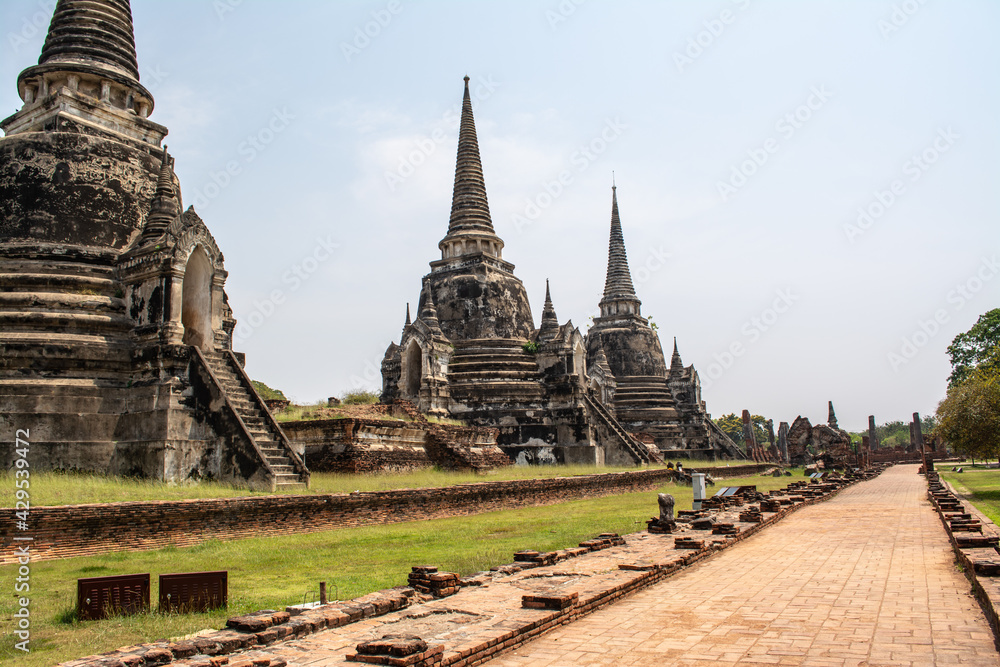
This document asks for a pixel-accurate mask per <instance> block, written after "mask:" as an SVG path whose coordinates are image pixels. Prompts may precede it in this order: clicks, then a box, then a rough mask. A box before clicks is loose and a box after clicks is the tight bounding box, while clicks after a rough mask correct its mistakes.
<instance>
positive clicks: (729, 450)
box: [705, 419, 750, 459]
mask: <svg viewBox="0 0 1000 667" xmlns="http://www.w3.org/2000/svg"><path fill="white" fill-rule="evenodd" d="M705 421H706V423H707V424H708V428H709V430H710V431H711V433H712V442H713V443H715V444H716V445H718V446H719V447H721V448H722V450H723V451H725V453H726V454H728V455H729V456H732V457H733V458H734V459H749V458H750V457H749V456H747V453H746V452H745V451H743V450H742V449H740V446H739V444H738V443H736V442H735V441H734V440H733V439H732V438H730V437H729V435H728V434H727V433H726V432H725V431H723V430H722V429H721V428H719V426H718V424H716V423H715V422H714V421H712V420H711V419H707V420H705Z"/></svg>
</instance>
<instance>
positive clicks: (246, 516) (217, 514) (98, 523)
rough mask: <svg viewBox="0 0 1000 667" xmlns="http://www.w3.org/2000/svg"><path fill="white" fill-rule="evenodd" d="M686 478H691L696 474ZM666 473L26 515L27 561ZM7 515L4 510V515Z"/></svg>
mask: <svg viewBox="0 0 1000 667" xmlns="http://www.w3.org/2000/svg"><path fill="white" fill-rule="evenodd" d="M769 467H772V466H766V465H745V466H732V467H723V468H710V469H705V472H711V473H712V474H713V476H715V477H716V478H722V477H735V476H744V475H753V474H758V473H760V472H762V471H763V470H765V469H767V468H769ZM695 471H696V469H691V470H689V472H695ZM671 474H672V473H671V471H668V470H637V471H631V472H619V473H604V474H597V475H582V476H578V477H556V478H550V479H529V480H517V481H505V482H476V483H473V484H459V485H456V486H449V487H443V488H435V489H402V490H397V491H380V492H371V493H350V494H330V495H288V496H254V497H247V498H217V499H207V500H164V501H154V502H125V503H105V504H91V505H66V506H61V507H34V508H32V510H31V521H32V526H33V530H32V535H33V536H34V538H35V541H34V543H33V544H32V560H45V559H51V558H65V557H72V556H83V555H92V554H96V553H104V552H108V551H135V550H142V549H156V548H160V547H164V546H166V545H168V544H174V545H176V546H190V545H193V544H198V543H200V542H203V541H205V540H208V539H223V540H225V539H237V538H243V537H256V536H263V535H287V534H293V533H306V532H315V531H321V530H332V529H336V528H348V527H352V526H365V525H374V524H384V523H398V522H403V521H417V520H423V519H437V518H444V517H451V516H467V515H471V514H478V513H481V512H489V511H494V510H502V509H512V508H516V507H527V506H532V505H549V504H554V503H559V502H564V501H568V500H577V499H580V498H596V497H600V496H609V495H617V494H622V493H629V492H633V491H643V490H648V489H653V488H656V487H658V486H660V485H662V484H664V483H665V482H667V481H668V480H669V479H670V477H671ZM8 511H12V510H8ZM13 526H14V523H13V522H4V523H3V524H2V525H0V542H2V544H3V546H4V549H3V555H2V556H0V563H2V564H6V563H11V562H13V561H14V557H13V553H14V548H13V544H14V542H13V539H12V538H13V537H14V532H15V531H14V529H13Z"/></svg>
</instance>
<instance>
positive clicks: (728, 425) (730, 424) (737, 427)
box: [715, 412, 743, 442]
mask: <svg viewBox="0 0 1000 667" xmlns="http://www.w3.org/2000/svg"><path fill="white" fill-rule="evenodd" d="M715 425H716V426H718V427H719V428H720V429H722V431H723V432H724V433H725V434H726V435H728V436H729V439H730V440H732V441H733V442H743V420H742V419H741V418H740V416H739V415H737V414H735V413H732V412H730V413H729V414H728V415H722V416H721V417H719V418H718V419H716V420H715Z"/></svg>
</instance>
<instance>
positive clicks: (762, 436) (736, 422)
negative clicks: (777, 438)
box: [715, 412, 768, 447]
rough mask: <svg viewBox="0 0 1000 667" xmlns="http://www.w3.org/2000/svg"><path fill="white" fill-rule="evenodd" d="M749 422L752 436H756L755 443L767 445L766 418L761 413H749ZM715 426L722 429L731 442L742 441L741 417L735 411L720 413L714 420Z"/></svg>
mask: <svg viewBox="0 0 1000 667" xmlns="http://www.w3.org/2000/svg"><path fill="white" fill-rule="evenodd" d="M750 423H751V424H753V432H754V437H756V438H757V444H758V445H761V446H762V447H767V445H768V439H767V419H765V418H764V417H762V416H761V415H750ZM715 424H716V426H718V427H719V428H720V429H722V430H723V431H724V432H725V434H726V435H728V436H729V438H730V439H731V440H732V441H733V442H741V443H743V444H744V446H745V445H746V443H744V442H743V418H742V417H741V416H739V415H737V414H735V413H732V412H730V413H729V414H728V415H722V416H721V417H719V418H718V419H716V420H715Z"/></svg>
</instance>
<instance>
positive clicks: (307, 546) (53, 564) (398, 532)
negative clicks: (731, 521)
mask: <svg viewBox="0 0 1000 667" xmlns="http://www.w3.org/2000/svg"><path fill="white" fill-rule="evenodd" d="M535 470H536V472H537V469H535ZM795 472H796V473H797V474H796V476H795V477H791V478H789V477H778V478H775V477H761V476H755V477H745V478H739V479H732V480H726V481H725V482H720V483H719V484H720V485H733V486H734V485H742V484H756V485H757V488H758V489H760V490H761V491H766V490H769V489H775V488H780V487H783V486H785V485H786V484H788V482H790V481H792V480H793V479H801V476H802V475H801V469H799V470H797V471H795ZM32 481H34V476H33V477H32ZM658 492H660V493H672V494H673V495H674V497H675V498H676V499H677V505H676V507H677V509H684V508H690V506H691V489H690V488H689V487H683V486H681V487H678V486H676V485H674V484H666V485H664V486H663V487H661V488H660V489H658V490H655V491H648V492H641V493H629V494H624V495H620V496H612V497H608V498H598V499H594V500H579V501H571V502H567V503H563V504H560V505H550V506H545V507H532V508H524V509H519V510H508V511H501V512H490V513H486V514H480V515H477V516H472V517H460V518H454V519H436V520H431V521H417V522H411V523H403V524H390V525H384V526H367V527H362V528H349V529H343V530H334V531H327V532H322V533H311V534H307V535H289V536H280V537H261V538H251V539H244V540H237V541H232V542H219V541H210V542H207V543H204V544H201V545H198V546H195V547H188V548H182V549H178V548H170V547H168V548H164V549H158V550H155V551H143V552H132V553H113V554H106V555H102V556H90V557H82V558H71V559H64V560H57V561H43V562H39V563H33V564H32V565H31V574H30V578H31V579H30V583H31V592H30V598H31V606H30V609H31V649H32V650H31V653H30V654H29V655H27V656H25V655H24V654H23V653H21V652H20V651H17V650H15V649H14V648H13V646H14V637H13V636H12V635H10V634H9V633H7V632H6V631H5V632H4V636H3V637H2V638H0V660H10V659H12V658H16V659H17V661H18V664H23V665H51V664H53V663H55V662H59V661H63V660H68V659H72V658H77V657H82V656H84V655H89V654H91V653H98V652H103V651H109V650H112V649H114V648H117V647H120V646H128V645H132V644H137V643H141V642H144V641H153V640H156V639H161V638H165V637H166V638H173V637H179V636H184V635H187V634H191V633H194V632H197V631H198V630H202V629H206V628H212V629H217V628H220V627H222V626H223V625H225V619H226V618H227V617H228V616H232V615H236V614H242V613H247V612H251V611H256V610H258V609H281V608H284V607H285V606H286V605H289V604H295V603H299V602H302V601H303V598H304V596H306V595H307V594H311V593H314V592H315V591H317V590H318V582H320V581H326V582H327V583H328V587H329V591H330V595H331V597H337V598H339V599H344V600H346V599H350V598H353V597H357V596H359V595H363V594H365V593H369V592H371V591H375V590H379V589H381V588H389V587H392V586H399V585H404V584H405V583H406V575H407V573H408V572H409V570H410V567H411V566H414V565H424V564H428V565H436V566H438V567H439V568H441V569H442V570H446V571H455V572H459V573H461V574H470V573H472V572H477V571H480V570H486V569H489V568H490V567H491V566H493V565H500V564H503V563H509V562H511V561H512V560H513V553H514V552H515V551H519V550H521V549H527V548H531V549H538V550H553V549H563V548H567V547H570V546H576V545H577V544H578V543H579V542H580V541H582V540H584V539H588V538H590V537H594V536H595V535H597V534H599V533H602V532H617V533H620V534H626V533H631V532H636V531H639V530H642V529H644V528H645V521H646V520H647V519H648V518H649V517H651V516H653V515H655V514H657V512H658V508H657V502H656V494H657V493H658ZM709 492H710V493H711V492H712V491H711V487H710V491H709ZM16 570H17V566H16V565H8V566H4V567H2V568H0V572H2V575H3V576H2V579H3V581H5V582H11V581H13V578H14V576H15V574H16ZM192 570H228V571H229V609H228V610H226V611H219V612H213V613H206V614H176V615H160V614H157V613H148V614H144V615H138V616H132V617H126V618H117V619H111V620H106V621H85V622H80V621H77V620H75V618H74V611H73V610H74V607H75V595H76V581H75V580H76V579H77V578H79V577H95V576H106V575H116V574H135V573H143V572H149V573H150V575H151V581H152V585H153V590H152V591H151V595H150V598H151V600H153V604H154V606H155V604H156V603H155V600H156V599H157V590H156V584H157V576H158V575H160V574H165V573H170V572H187V571H192ZM14 605H15V596H14V594H13V592H12V588H11V589H8V592H7V593H5V594H4V595H3V596H0V616H2V617H3V618H4V620H5V623H9V622H10V620H11V614H12V613H13V612H14V609H15V606H14Z"/></svg>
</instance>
